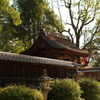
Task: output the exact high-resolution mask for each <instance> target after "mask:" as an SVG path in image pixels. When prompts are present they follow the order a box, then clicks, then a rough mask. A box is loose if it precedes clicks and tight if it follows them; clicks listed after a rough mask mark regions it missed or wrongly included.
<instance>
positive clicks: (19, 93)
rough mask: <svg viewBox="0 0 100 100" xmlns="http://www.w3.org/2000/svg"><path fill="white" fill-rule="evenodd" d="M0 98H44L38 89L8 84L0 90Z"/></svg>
mask: <svg viewBox="0 0 100 100" xmlns="http://www.w3.org/2000/svg"><path fill="white" fill-rule="evenodd" d="M0 100H44V98H43V95H42V94H41V92H40V91H38V90H34V89H29V88H27V87H25V86H9V87H6V88H4V89H1V90H0Z"/></svg>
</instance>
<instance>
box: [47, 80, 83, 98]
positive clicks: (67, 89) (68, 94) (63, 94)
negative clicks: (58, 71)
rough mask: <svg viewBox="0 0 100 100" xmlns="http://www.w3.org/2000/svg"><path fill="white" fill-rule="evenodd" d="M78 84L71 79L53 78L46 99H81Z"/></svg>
mask: <svg viewBox="0 0 100 100" xmlns="http://www.w3.org/2000/svg"><path fill="white" fill-rule="evenodd" d="M81 93H82V91H81V90H80V86H79V85H78V84H77V83H76V82H75V81H73V80H55V81H54V82H53V83H52V90H51V91H50V92H49V94H48V100H82V99H81V98H80V96H81Z"/></svg>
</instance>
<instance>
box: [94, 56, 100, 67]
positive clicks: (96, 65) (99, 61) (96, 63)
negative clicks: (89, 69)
mask: <svg viewBox="0 0 100 100" xmlns="http://www.w3.org/2000/svg"><path fill="white" fill-rule="evenodd" d="M93 67H100V57H98V58H97V59H96V62H95V63H94V64H93Z"/></svg>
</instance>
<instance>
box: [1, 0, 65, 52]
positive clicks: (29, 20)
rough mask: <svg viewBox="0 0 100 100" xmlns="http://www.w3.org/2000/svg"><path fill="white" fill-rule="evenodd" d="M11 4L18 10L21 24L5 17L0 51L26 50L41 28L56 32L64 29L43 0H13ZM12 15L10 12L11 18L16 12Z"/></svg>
mask: <svg viewBox="0 0 100 100" xmlns="http://www.w3.org/2000/svg"><path fill="white" fill-rule="evenodd" d="M12 6H13V7H14V8H15V9H16V10H17V11H19V12H20V17H21V20H22V24H20V25H19V26H15V25H13V24H12V23H11V22H12V19H11V18H10V17H6V20H7V22H6V23H5V24H2V31H1V34H0V42H1V44H0V50H2V51H7V52H16V53H19V52H22V51H24V50H26V49H27V48H29V47H30V46H31V45H32V44H33V43H34V41H35V40H36V39H37V37H38V33H39V30H40V29H41V28H45V29H48V30H52V31H56V32H57V31H61V30H62V29H64V27H63V26H62V27H61V25H60V24H61V22H60V19H59V17H57V15H56V14H55V13H54V12H52V11H51V9H50V8H49V5H48V3H47V2H46V1H45V0H25V1H23V0H13V5H12ZM10 9H13V8H10ZM8 13H9V14H10V13H14V12H13V11H11V12H8ZM14 15H15V16H14ZM14 15H12V14H11V16H12V18H14V19H16V18H15V17H16V14H14ZM13 21H14V20H13ZM18 22H19V21H18ZM0 29H1V27H0Z"/></svg>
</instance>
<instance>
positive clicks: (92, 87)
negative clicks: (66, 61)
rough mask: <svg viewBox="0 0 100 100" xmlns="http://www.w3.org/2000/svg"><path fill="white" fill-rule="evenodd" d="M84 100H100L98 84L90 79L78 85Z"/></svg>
mask: <svg viewBox="0 0 100 100" xmlns="http://www.w3.org/2000/svg"><path fill="white" fill-rule="evenodd" d="M80 86H81V89H82V91H84V92H83V94H82V98H85V100H100V83H99V82H98V81H95V80H92V79H87V78H85V79H82V80H81V83H80Z"/></svg>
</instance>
